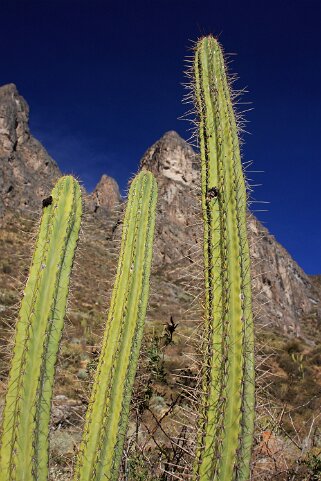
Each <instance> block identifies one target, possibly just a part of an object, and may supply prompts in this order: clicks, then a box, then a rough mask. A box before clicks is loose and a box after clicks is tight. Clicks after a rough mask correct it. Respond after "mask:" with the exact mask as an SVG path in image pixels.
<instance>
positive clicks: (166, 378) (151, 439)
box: [0, 84, 321, 481]
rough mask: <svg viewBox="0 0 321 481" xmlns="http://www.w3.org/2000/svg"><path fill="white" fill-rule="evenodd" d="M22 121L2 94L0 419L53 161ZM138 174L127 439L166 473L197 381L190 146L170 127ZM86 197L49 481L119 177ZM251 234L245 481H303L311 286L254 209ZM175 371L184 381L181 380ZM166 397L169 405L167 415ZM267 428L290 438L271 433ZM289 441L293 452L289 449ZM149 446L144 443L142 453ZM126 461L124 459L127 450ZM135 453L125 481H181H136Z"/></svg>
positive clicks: (60, 461)
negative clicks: (136, 300)
mask: <svg viewBox="0 0 321 481" xmlns="http://www.w3.org/2000/svg"><path fill="white" fill-rule="evenodd" d="M28 114H29V108H28V105H27V103H26V101H25V100H24V99H23V98H22V97H21V96H20V95H19V93H18V91H17V89H16V87H15V86H14V85H13V84H10V85H5V86H3V87H0V252H1V255H0V331H1V336H0V411H1V406H2V403H3V397H4V392H5V387H6V379H7V376H8V359H10V350H11V348H10V341H9V340H10V339H11V338H12V328H13V326H14V319H15V318H16V310H15V309H16V308H15V306H16V305H18V304H19V299H20V292H19V290H20V288H21V287H22V285H23V283H24V282H25V277H26V275H27V273H28V264H29V262H30V255H31V250H32V235H33V234H34V225H35V220H36V219H37V218H39V214H40V213H41V208H42V202H41V201H42V199H43V198H44V197H47V196H48V195H49V193H50V190H51V187H52V185H53V183H54V182H55V181H56V179H57V178H58V177H59V176H60V175H62V174H61V172H60V169H59V167H58V166H57V164H56V162H55V161H54V160H53V159H52V158H51V157H50V156H49V155H48V153H47V152H46V150H45V149H44V147H43V146H42V145H41V144H40V143H39V142H38V141H37V140H36V139H34V137H33V136H32V135H31V133H30V130H29V125H28ZM140 168H146V169H149V170H151V171H152V172H153V173H154V174H155V176H156V177H157V182H158V188H159V196H158V212H157V223H156V235H155V249H154V265H153V273H152V285H151V289H150V293H151V295H150V302H149V311H148V316H147V322H146V331H145V336H144V343H145V344H144V346H143V350H142V351H143V352H142V356H141V357H142V361H141V365H140V367H139V370H138V376H137V379H136V390H135V393H134V400H135V401H134V403H135V402H136V403H139V402H142V405H139V404H136V405H135V406H136V407H137V406H140V407H139V409H137V410H136V411H135V413H133V415H132V418H131V424H130V428H129V436H130V435H131V434H130V433H134V432H138V431H139V432H140V433H144V434H143V435H142V439H144V443H145V444H144V446H145V448H146V452H145V454H144V456H145V455H146V453H147V456H154V458H153V459H154V461H155V462H154V461H151V462H150V466H151V467H152V469H154V466H158V467H159V466H160V464H161V463H159V459H160V458H161V457H162V456H163V455H164V453H168V459H167V461H168V463H169V464H168V466H170V463H171V462H172V458H171V455H172V454H173V450H172V446H173V442H172V441H173V438H172V436H173V435H174V436H175V435H177V439H179V442H181V439H183V441H182V442H183V444H182V446H183V447H184V446H185V444H184V443H188V439H187V437H188V434H186V433H188V431H177V426H180V421H179V423H178V424H175V422H176V420H177V416H178V415H179V412H181V411H180V409H181V408H182V412H183V411H184V412H185V409H186V406H188V402H189V401H188V399H186V398H185V397H184V396H185V394H184V393H186V390H187V391H191V390H192V389H193V382H194V381H193V379H194V380H195V375H197V369H196V368H195V363H193V361H192V358H193V350H194V353H195V348H196V349H197V343H198V342H199V337H197V334H196V335H195V333H197V332H198V329H199V326H200V320H201V318H202V311H201V307H200V306H201V301H202V220H201V211H200V190H199V183H200V182H199V181H200V171H199V158H198V155H197V154H196V153H195V152H194V151H193V149H192V148H191V146H189V145H188V144H187V143H186V142H185V141H184V140H183V139H182V138H181V137H180V136H179V135H178V134H177V133H176V132H173V131H171V132H167V133H165V134H164V135H163V137H162V138H161V139H160V140H158V141H157V142H155V144H154V145H152V146H151V147H150V148H149V149H148V150H147V151H146V153H145V154H144V156H143V158H142V159H141V162H140ZM83 194H84V204H85V208H84V216H83V222H82V235H81V237H80V241H79V245H78V248H77V253H76V259H75V269H74V273H73V278H72V282H71V296H70V303H69V313H68V316H67V317H68V319H67V322H66V327H65V330H64V336H63V339H62V344H61V349H60V354H59V359H58V363H57V369H56V383H55V393H54V400H53V416H52V423H51V458H52V471H51V474H52V479H54V480H56V479H57V480H59V481H63V480H65V479H70V467H71V466H72V464H73V459H74V454H75V450H76V449H77V445H78V444H79V440H80V436H81V429H82V420H83V417H84V413H85V411H86V407H87V402H88V393H89V389H90V386H91V382H92V376H93V372H94V369H95V366H96V364H97V356H98V354H99V346H100V339H101V330H102V328H103V325H104V319H105V314H104V313H105V311H106V308H107V306H108V297H109V295H110V292H111V287H112V283H113V278H114V272H115V266H116V263H117V259H118V247H119V242H118V241H119V238H120V234H121V223H122V215H123V208H124V202H123V200H122V199H121V196H120V192H119V188H118V185H117V183H116V181H115V180H114V179H112V178H111V177H108V176H107V175H103V176H102V178H101V180H100V181H99V183H98V184H97V186H96V188H95V189H94V191H93V192H92V193H89V194H88V193H87V192H86V191H85V189H83ZM248 232H249V239H250V248H251V254H252V271H253V275H252V279H253V292H254V296H253V297H254V307H255V315H256V322H257V327H258V326H259V325H260V326H263V327H262V329H257V332H256V337H257V345H258V350H257V359H258V363H257V365H258V373H262V372H263V376H265V375H268V376H269V377H268V384H269V388H268V389H267V390H266V391H265V393H264V396H263V400H262V402H261V403H260V402H258V407H257V410H258V416H257V417H258V428H257V443H256V448H255V453H254V456H253V459H254V465H255V466H256V467H254V469H253V473H254V475H253V480H260V481H267V480H269V481H270V480H271V479H275V480H278V479H279V480H282V481H283V480H285V479H297V480H298V481H299V480H301V479H302V481H303V479H308V478H305V477H301V475H300V476H299V474H298V473H299V471H298V470H299V469H301V467H302V466H301V465H302V462H301V461H302V456H301V455H302V453H303V450H306V446H309V449H310V448H311V449H314V447H315V446H317V443H319V444H318V446H319V445H320V446H321V444H320V443H321V436H320V434H319V433H320V432H321V431H320V429H321V426H320V425H319V424H317V422H315V419H316V418H315V415H316V413H317V412H318V411H319V407H320V386H321V367H320V354H321V351H320V345H321V336H320V325H321V294H320V293H321V289H320V286H321V282H320V276H313V277H309V276H307V275H306V274H305V273H304V271H303V270H302V269H301V268H300V267H299V266H298V264H297V263H296V262H295V261H294V260H293V259H292V257H291V256H290V254H289V253H288V252H287V251H286V249H285V248H284V247H282V246H281V245H280V244H279V243H278V242H277V241H276V240H275V238H274V237H273V236H272V235H271V234H270V233H269V232H268V230H267V229H266V228H265V227H263V226H262V225H261V224H260V222H259V221H258V220H257V219H255V217H253V216H252V215H251V214H250V213H249V215H248ZM106 293H107V296H106ZM172 315H173V317H174V320H175V323H177V324H178V329H177V331H176V332H175V334H174V340H173V342H171V343H170V344H168V343H166V342H164V326H166V323H167V322H168V321H169V319H170V316H172ZM165 332H166V331H165ZM165 340H166V338H165ZM8 346H9V347H8ZM191 353H192V357H191V356H190V354H191ZM177 373H179V376H180V375H181V376H182V377H180V378H179V380H178V375H177ZM271 376H272V380H271ZM273 376H274V377H273ZM259 382H260V381H259ZM186 388H187V389H186ZM260 391H261V389H258V392H260ZM258 395H259V396H260V395H261V394H258ZM173 400H176V401H177V405H176V407H174V408H173ZM176 401H175V402H176ZM141 406H143V408H142V407H141ZM265 406H267V408H266V410H265ZM280 406H281V407H280ZM285 406H286V410H285ZM138 412H140V414H139V417H137V413H138ZM186 412H188V410H187V411H186ZM271 413H272V414H273V413H275V414H274V415H275V416H276V418H277V419H279V415H280V413H282V416H283V418H282V424H280V423H278V424H277V425H275V421H274V419H273V416H272V414H271ZM192 419H193V416H191V418H190V419H188V424H189V425H190V424H193V420H192ZM311 419H312V424H311ZM159 420H161V421H160V422H159ZM261 420H262V425H261V424H260V423H261ZM135 423H136V424H135ZM280 426H281V428H280ZM293 426H294V430H296V431H295V432H294V433H293ZM312 428H313V435H311V432H312ZM262 429H263V430H264V432H263V435H262V436H261V435H260V430H262ZM175 430H176V431H175ZM318 430H319V431H318ZM276 432H277V433H278V432H283V433H286V436H283V437H280V436H277V435H275V434H274V433H276ZM150 433H152V434H150ZM182 433H185V434H183V435H182ZM309 433H310V434H309ZM182 436H187V437H185V438H184V437H183V438H182ZM264 436H265V437H264ZM291 436H292V437H293V439H294V442H290V441H289V440H291V439H292V438H291ZM300 436H301V437H300ZM309 436H310V437H309ZM318 436H319V437H318ZM156 438H157V440H156ZM319 438H320V439H319ZM135 439H136V438H135ZM318 439H319V441H318ZM156 441H157V442H156ZM135 443H136V441H134V442H131V443H130V442H129V444H128V446H132V447H134V450H135V453H136V444H135ZM313 443H314V444H313ZM160 445H161V446H162V447H161V448H160V449H161V450H160V451H158V447H159V446H160ZM301 445H302V450H301V451H300V446H301ZM145 448H143V447H142V446H140V449H142V452H143V450H144V449H145ZM175 449H176V448H175ZM184 449H185V448H184ZM295 450H296V451H295ZM186 452H187V453H188V449H187V450H186ZM304 452H305V451H304ZM313 452H314V451H313ZM128 453H129V454H128V455H129V456H130V449H129V451H128ZM135 453H134V455H133V456H134V457H133V459H134V460H135V462H137V463H138V464H134V466H135V469H137V477H135V479H138V478H139V476H140V475H141V477H140V478H139V479H155V480H156V479H166V480H167V479H170V480H171V481H172V480H173V479H176V478H177V477H175V476H176V475H175V476H174V477H165V478H164V477H162V472H161V471H160V470H159V469H158V468H157V469H158V471H157V470H156V471H154V472H153V473H152V475H151V477H150V478H147V477H146V473H145V471H140V470H141V469H145V468H144V466H145V457H144V459H140V458H135V456H136V454H135ZM150 453H151V454H150ZM280 453H281V454H280ZM150 459H152V458H150ZM183 460H184V462H185V463H186V466H187V469H189V468H188V466H190V464H191V459H190V458H189V457H188V456H187V457H186V458H184V456H183ZM297 460H299V461H297ZM139 463H140V464H139ZM255 463H256V464H255ZM295 463H296V464H295ZM300 463H301V464H300ZM293 465H294V466H295V472H294V476H295V477H282V476H283V474H284V473H286V475H288V474H289V472H290V471H288V470H285V466H290V468H289V469H292V467H291V466H293ZM303 467H304V466H303ZM286 469H287V468H286ZM304 469H305V468H304ZM275 473H277V474H275ZM279 473H281V475H280V477H279ZM282 473H283V474H282ZM291 473H292V471H291ZM292 475H293V473H292V474H291V476H292ZM284 476H285V474H284ZM124 479H125V478H124ZM126 479H129V478H127V477H126ZM130 479H131V478H130ZM309 479H310V478H309ZM311 479H312V478H311ZM313 479H314V478H313Z"/></svg>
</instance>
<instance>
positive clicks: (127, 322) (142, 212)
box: [75, 171, 157, 481]
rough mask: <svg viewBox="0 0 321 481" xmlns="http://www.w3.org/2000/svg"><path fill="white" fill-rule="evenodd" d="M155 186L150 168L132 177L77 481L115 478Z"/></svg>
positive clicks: (143, 295) (141, 312) (138, 335)
mask: <svg viewBox="0 0 321 481" xmlns="http://www.w3.org/2000/svg"><path fill="white" fill-rule="evenodd" d="M156 200H157V185H156V181H155V179H154V177H153V175H152V173H151V172H147V171H142V172H141V173H140V174H138V176H137V177H136V178H135V179H134V180H133V182H132V184H131V187H130V191H129V197H128V205H127V208H126V213H125V217H124V223H123V232H122V244H121V250H120V256H119V263H118V269H117V275H116V281H115V285H114V289H113V294H112V299H111V305H110V309H109V313H108V319H107V325H106V330H105V334H104V339H103V344H102V351H101V355H100V358H99V363H98V367H97V372H96V375H95V381H94V386H93V389H92V395H91V400H90V403H89V407H88V411H87V415H86V423H85V429H84V435H83V440H82V444H81V447H80V452H79V456H78V463H77V466H76V471H75V480H77V481H98V480H102V479H108V480H116V479H118V471H119V465H120V461H121V456H122V449H123V443H124V437H125V434H126V428H127V422H128V415H129V404H130V398H131V392H132V387H133V382H134V377H135V372H136V367H137V360H138V355H139V349H140V345H141V339H142V335H143V328H144V321H145V315H146V308H147V300H148V291H149V277H150V269H151V259H152V245H153V237H154V226H155V210H156Z"/></svg>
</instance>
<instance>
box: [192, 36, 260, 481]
mask: <svg viewBox="0 0 321 481" xmlns="http://www.w3.org/2000/svg"><path fill="white" fill-rule="evenodd" d="M194 82H195V85H194V96H195V102H196V107H197V111H198V117H199V142H200V151H201V171H202V209H203V217H204V265H205V288H206V289H205V291H206V303H205V304H206V307H205V340H204V346H203V347H204V367H203V373H202V385H203V389H202V392H203V394H202V409H201V415H200V421H199V438H198V448H197V453H196V460H195V465H194V478H195V479H199V480H201V481H209V480H217V481H223V480H224V481H231V480H238V481H245V480H248V479H249V477H250V458H251V448H252V437H253V429H254V342H253V320H252V310H251V280H250V258H249V247H248V241H247V231H246V203H247V193H246V188H245V182H244V177H243V172H242V165H241V160H240V149H239V141H238V132H237V125H236V121H235V117H234V113H233V107H232V102H231V99H230V88H229V84H228V81H227V77H226V72H225V66H224V59H223V54H222V51H221V48H220V46H219V44H218V42H217V40H215V39H214V38H213V37H212V36H209V37H205V38H202V39H201V40H199V41H198V43H197V45H196V48H195V59H194Z"/></svg>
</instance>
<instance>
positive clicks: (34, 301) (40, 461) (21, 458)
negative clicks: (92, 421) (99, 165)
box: [0, 176, 82, 481]
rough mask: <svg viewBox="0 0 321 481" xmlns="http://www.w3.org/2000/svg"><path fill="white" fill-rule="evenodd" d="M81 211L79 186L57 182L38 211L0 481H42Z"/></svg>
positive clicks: (65, 179) (0, 454) (5, 422)
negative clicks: (36, 232) (54, 381)
mask: <svg viewBox="0 0 321 481" xmlns="http://www.w3.org/2000/svg"><path fill="white" fill-rule="evenodd" d="M81 211H82V205H81V191H80V187H79V184H78V182H77V181H76V180H75V179H74V178H72V177H71V176H66V177H62V178H61V179H60V180H59V181H58V182H57V184H56V186H55V187H54V189H53V191H52V203H51V205H48V206H47V207H45V208H44V209H43V215H42V220H41V224H40V229H39V234H38V239H37V243H36V246H35V252H34V255H33V260H32V264H31V268H30V272H29V278H28V281H27V284H26V287H25V291H24V297H23V300H22V302H21V308H20V312H19V318H18V322H17V327H16V338H15V347H14V354H13V360H12V365H11V370H10V377H9V385H8V391H7V395H6V402H5V408H4V414H3V423H2V439H1V449H0V472H1V477H0V479H1V481H11V480H12V481H13V480H16V481H29V480H30V481H31V480H35V479H37V480H39V481H44V480H46V479H47V474H48V434H49V419H50V405H51V398H52V387H53V378H54V367H55V362H56V356H57V351H58V347H59V341H60V337H61V332H62V328H63V322H64V315H65V308H66V302H67V295H68V288H69V278H70V272H71V267H72V263H73V257H74V251H75V247H76V243H77V239H78V233H79V228H80V221H81Z"/></svg>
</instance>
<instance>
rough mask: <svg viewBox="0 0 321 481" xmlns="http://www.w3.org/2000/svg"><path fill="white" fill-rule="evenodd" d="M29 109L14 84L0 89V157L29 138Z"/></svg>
mask: <svg viewBox="0 0 321 481" xmlns="http://www.w3.org/2000/svg"><path fill="white" fill-rule="evenodd" d="M28 120H29V107H28V104H27V102H26V101H25V100H24V98H23V97H21V95H19V92H18V90H17V87H16V86H15V84H7V85H3V86H2V87H0V155H6V154H8V153H11V152H12V151H13V150H15V149H16V147H17V146H18V145H21V144H22V143H24V142H25V141H26V140H28V139H29V137H30V131H29V125H28Z"/></svg>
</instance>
